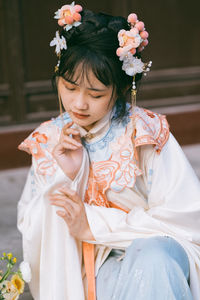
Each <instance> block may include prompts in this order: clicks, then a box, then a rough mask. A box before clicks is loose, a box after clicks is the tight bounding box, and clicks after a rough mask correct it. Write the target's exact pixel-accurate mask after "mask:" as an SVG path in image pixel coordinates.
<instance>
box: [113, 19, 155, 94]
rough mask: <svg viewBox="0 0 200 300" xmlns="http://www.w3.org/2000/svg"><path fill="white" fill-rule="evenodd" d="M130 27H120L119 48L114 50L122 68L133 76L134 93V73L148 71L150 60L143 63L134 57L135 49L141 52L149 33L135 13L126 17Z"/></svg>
mask: <svg viewBox="0 0 200 300" xmlns="http://www.w3.org/2000/svg"><path fill="white" fill-rule="evenodd" d="M127 21H128V23H129V25H130V27H131V29H130V30H128V31H126V30H124V29H121V30H120V31H119V32H118V40H119V46H120V47H119V48H118V49H117V51H116V54H117V56H119V59H120V60H121V61H123V65H122V70H124V71H125V72H126V74H127V75H129V76H133V85H132V92H133V95H134V96H135V95H136V85H135V75H136V74H137V73H143V72H144V75H146V73H147V72H148V71H150V67H151V65H152V61H150V62H148V63H143V62H142V61H141V59H140V58H137V57H135V56H134V55H135V54H136V49H138V51H139V52H141V51H142V50H143V49H144V47H146V46H147V45H148V37H149V34H148V32H147V31H146V30H145V27H144V23H143V22H141V21H139V20H138V17H137V15H136V14H135V13H131V14H130V15H129V16H128V19H127Z"/></svg>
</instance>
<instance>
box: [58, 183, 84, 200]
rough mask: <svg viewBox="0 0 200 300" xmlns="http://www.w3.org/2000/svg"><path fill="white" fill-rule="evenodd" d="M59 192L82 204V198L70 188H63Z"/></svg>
mask: <svg viewBox="0 0 200 300" xmlns="http://www.w3.org/2000/svg"><path fill="white" fill-rule="evenodd" d="M58 190H59V191H60V192H61V193H63V194H64V195H65V196H67V197H68V198H69V199H71V200H72V201H74V202H76V203H82V200H81V198H80V196H79V195H78V194H77V193H76V191H74V190H72V189H70V188H69V187H68V186H62V187H60V188H59V189H58Z"/></svg>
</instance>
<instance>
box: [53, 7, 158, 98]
mask: <svg viewBox="0 0 200 300" xmlns="http://www.w3.org/2000/svg"><path fill="white" fill-rule="evenodd" d="M82 10H83V8H82V6H81V5H75V2H72V3H71V4H70V5H64V6H62V7H61V8H60V9H58V10H57V11H56V12H55V16H54V18H55V19H57V20H58V25H59V26H61V27H63V28H64V29H65V30H66V31H68V30H70V29H71V28H72V27H73V26H75V27H77V26H79V25H81V14H80V12H81V11H82ZM127 22H128V24H129V26H130V30H128V31H127V30H124V29H121V30H120V31H119V32H118V40H119V48H118V49H117V50H116V54H117V56H118V57H119V59H120V61H123V64H122V70H123V71H125V72H126V74H127V75H129V76H132V77H133V84H132V96H133V102H136V92H137V90H136V84H135V76H136V74H138V73H144V75H146V74H147V72H148V71H150V67H151V65H152V61H149V62H148V63H143V62H142V60H141V59H140V58H138V57H137V55H136V54H137V50H138V52H141V51H143V50H144V48H145V47H146V46H147V45H148V37H149V34H148V32H147V31H146V30H145V25H144V23H143V22H142V21H139V20H138V17H137V15H136V14H135V13H131V14H130V15H129V16H128V18H127ZM50 46H56V49H55V52H56V55H57V56H58V63H57V65H56V67H55V71H56V72H57V71H58V68H59V65H60V56H61V51H62V50H63V49H64V50H67V42H66V39H65V38H64V37H63V36H60V33H59V31H56V36H55V37H54V39H53V40H52V41H51V42H50Z"/></svg>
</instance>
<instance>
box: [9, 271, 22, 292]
mask: <svg viewBox="0 0 200 300" xmlns="http://www.w3.org/2000/svg"><path fill="white" fill-rule="evenodd" d="M11 282H12V284H13V285H14V286H15V287H16V289H17V291H18V293H19V294H22V293H23V291H24V285H25V284H24V281H23V280H22V279H21V278H20V277H19V275H17V274H15V275H13V276H12V278H11Z"/></svg>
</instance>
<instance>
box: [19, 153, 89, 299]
mask: <svg viewBox="0 0 200 300" xmlns="http://www.w3.org/2000/svg"><path fill="white" fill-rule="evenodd" d="M88 172H89V161H88V155H87V152H86V150H84V153H83V162H82V165H81V168H80V170H79V173H78V174H77V176H76V178H75V179H74V180H73V181H71V180H70V179H69V178H68V177H67V176H66V175H65V174H64V173H63V171H62V170H61V169H60V168H59V167H58V166H57V169H56V171H55V173H54V175H52V174H51V176H50V175H47V176H43V175H41V174H39V172H38V163H37V162H36V160H35V158H34V157H33V162H32V167H31V169H30V171H29V175H28V177H27V181H26V184H25V187H24V190H23V193H22V196H21V199H20V201H19V203H18V223H17V225H18V229H19V231H20V232H21V233H22V239H23V255H24V260H26V261H28V262H29V263H30V266H31V269H32V280H31V282H30V284H29V287H30V290H31V293H32V295H33V298H34V299H35V300H43V299H49V300H55V299H66V300H71V299H80V300H84V299H85V296H84V288H83V282H82V274H81V264H82V249H81V242H79V241H77V240H75V239H74V238H73V237H72V236H70V234H69V231H68V227H67V224H66V223H65V222H64V220H63V219H62V218H60V217H59V216H58V215H57V214H56V211H57V210H58V208H57V207H55V206H52V205H50V204H49V200H48V194H49V193H51V192H54V191H55V192H56V190H57V188H58V187H59V186H60V185H63V184H67V185H68V186H69V187H70V188H71V189H74V190H76V191H78V192H79V194H80V196H81V197H82V199H83V197H84V193H85V188H86V184H87V178H88Z"/></svg>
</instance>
